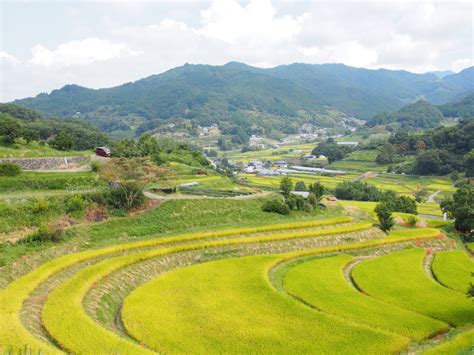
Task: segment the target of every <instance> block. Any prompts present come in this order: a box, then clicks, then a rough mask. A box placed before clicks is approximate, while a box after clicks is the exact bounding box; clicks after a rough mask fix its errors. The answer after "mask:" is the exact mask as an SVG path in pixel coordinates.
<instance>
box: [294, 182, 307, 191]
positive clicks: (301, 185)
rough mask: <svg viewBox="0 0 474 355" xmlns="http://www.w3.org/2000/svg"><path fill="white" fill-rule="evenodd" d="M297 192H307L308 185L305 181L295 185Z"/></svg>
mask: <svg viewBox="0 0 474 355" xmlns="http://www.w3.org/2000/svg"><path fill="white" fill-rule="evenodd" d="M295 191H306V184H305V183H304V181H298V182H297V183H296V184H295Z"/></svg>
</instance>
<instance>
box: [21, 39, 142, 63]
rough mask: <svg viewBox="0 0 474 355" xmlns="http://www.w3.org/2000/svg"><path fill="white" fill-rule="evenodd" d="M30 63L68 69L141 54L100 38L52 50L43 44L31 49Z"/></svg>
mask: <svg viewBox="0 0 474 355" xmlns="http://www.w3.org/2000/svg"><path fill="white" fill-rule="evenodd" d="M31 53H32V58H31V59H30V61H29V63H30V64H33V65H39V66H45V67H68V66H74V65H88V64H92V63H94V62H103V61H106V60H110V59H115V58H120V57H122V56H136V55H139V54H140V53H141V52H139V51H135V50H132V49H130V48H129V47H128V46H126V45H125V44H123V43H112V42H110V41H108V40H104V39H100V38H86V39H83V40H75V41H70V42H66V43H62V44H60V45H59V46H58V47H57V48H56V49H54V50H50V49H48V48H46V47H44V46H42V45H41V44H37V45H36V46H34V47H33V48H32V49H31Z"/></svg>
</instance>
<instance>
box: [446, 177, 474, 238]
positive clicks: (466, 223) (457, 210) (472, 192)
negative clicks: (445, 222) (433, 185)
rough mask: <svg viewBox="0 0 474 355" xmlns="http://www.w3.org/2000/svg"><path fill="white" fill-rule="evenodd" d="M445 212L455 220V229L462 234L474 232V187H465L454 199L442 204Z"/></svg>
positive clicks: (458, 191) (457, 192)
mask: <svg viewBox="0 0 474 355" xmlns="http://www.w3.org/2000/svg"><path fill="white" fill-rule="evenodd" d="M441 209H442V210H443V212H446V213H448V216H449V217H451V218H454V227H455V228H456V229H457V230H460V231H462V232H466V233H469V232H471V231H473V230H474V187H473V186H472V185H465V186H463V187H461V188H460V189H458V190H457V191H456V192H455V193H454V195H453V197H451V198H449V199H447V200H445V201H443V202H442V203H441Z"/></svg>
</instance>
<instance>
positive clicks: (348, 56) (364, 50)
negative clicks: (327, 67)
mask: <svg viewBox="0 0 474 355" xmlns="http://www.w3.org/2000/svg"><path fill="white" fill-rule="evenodd" d="M298 50H299V52H300V53H301V54H302V55H303V56H304V60H303V61H304V62H311V63H344V64H346V65H350V66H354V67H372V66H374V65H375V64H376V63H377V60H378V53H377V50H375V49H373V48H368V47H365V46H363V45H361V44H360V43H359V42H357V41H351V42H343V43H340V44H338V45H336V46H324V47H300V48H299V49H298Z"/></svg>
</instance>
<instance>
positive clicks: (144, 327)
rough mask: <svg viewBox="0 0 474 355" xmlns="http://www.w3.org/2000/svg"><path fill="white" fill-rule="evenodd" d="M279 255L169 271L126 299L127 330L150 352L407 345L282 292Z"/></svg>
mask: <svg viewBox="0 0 474 355" xmlns="http://www.w3.org/2000/svg"><path fill="white" fill-rule="evenodd" d="M277 260H278V258H276V257H274V256H273V257H272V256H258V257H246V258H239V259H230V260H224V261H216V262H211V263H207V264H202V265H196V266H192V267H187V268H183V269H179V270H176V271H173V272H171V273H168V274H166V275H165V276H163V277H160V278H158V279H156V280H155V281H152V282H150V283H148V284H145V285H144V286H142V287H140V288H138V289H136V290H135V291H134V292H132V293H131V295H130V296H129V297H128V298H127V299H126V300H125V303H124V307H123V311H122V317H123V321H124V324H125V327H126V329H127V331H128V332H130V334H131V335H132V336H133V337H134V338H135V339H138V340H139V341H140V342H142V343H144V344H146V345H147V346H149V347H150V348H152V349H153V350H156V351H160V350H162V349H166V350H165V351H167V352H168V349H170V352H173V353H205V352H207V351H208V350H209V349H213V351H215V352H216V353H229V352H235V353H252V352H255V351H256V352H259V353H279V354H288V353H307V352H308V350H309V349H318V352H321V353H331V352H334V353H339V352H344V350H347V349H349V348H350V349H351V353H353V354H358V353H364V354H365V353H367V352H369V353H371V352H377V351H378V352H380V351H383V352H394V351H397V350H398V349H401V348H403V347H404V346H406V344H407V340H406V339H404V338H403V337H400V336H396V335H392V334H387V333H382V332H378V331H376V330H371V329H369V328H367V327H363V326H357V325H354V324H350V323H346V322H343V321H341V320H339V319H337V318H333V317H330V316H328V315H326V314H323V313H320V312H316V311H314V310H311V309H308V308H306V307H305V306H303V305H302V304H299V303H298V302H296V301H294V300H291V299H288V298H286V297H284V296H283V295H281V294H279V293H278V292H276V291H275V290H274V289H272V288H271V286H270V285H269V283H268V279H267V278H266V274H267V272H268V269H269V268H271V266H272V265H274V264H275V262H276V261H277ZM210 284H212V285H213V286H212V287H209V285H210ZM157 295H159V296H158V297H157ZM142 305H147V306H146V307H143V306H142ZM190 305H192V307H190ZM157 319H159V321H158V322H155V321H154V320H157ZM152 324H153V326H151V325H152ZM340 334H345V336H344V337H341V336H340ZM196 335H198V336H196ZM288 339H291V341H288Z"/></svg>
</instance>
